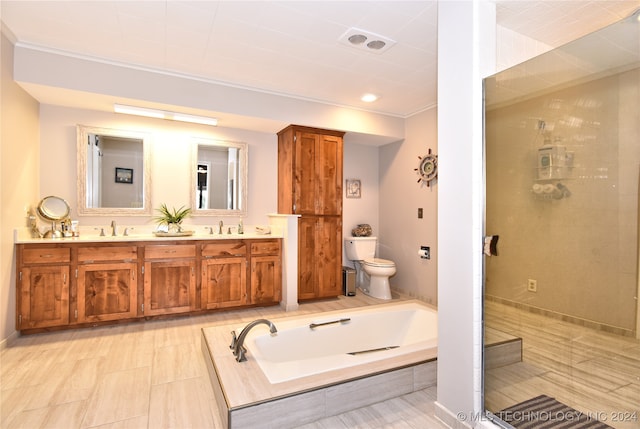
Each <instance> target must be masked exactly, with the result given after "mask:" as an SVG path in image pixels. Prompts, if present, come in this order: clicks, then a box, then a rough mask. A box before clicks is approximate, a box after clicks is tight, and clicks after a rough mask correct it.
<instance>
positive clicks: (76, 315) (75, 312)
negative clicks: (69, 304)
mask: <svg viewBox="0 0 640 429" xmlns="http://www.w3.org/2000/svg"><path fill="white" fill-rule="evenodd" d="M74 316H75V317H76V320H78V309H77V308H76V311H74Z"/></svg>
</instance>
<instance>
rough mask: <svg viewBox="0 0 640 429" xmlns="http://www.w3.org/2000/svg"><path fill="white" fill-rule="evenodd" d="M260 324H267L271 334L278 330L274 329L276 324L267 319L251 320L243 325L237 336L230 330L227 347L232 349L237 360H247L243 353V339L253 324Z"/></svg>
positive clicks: (245, 351) (244, 350)
mask: <svg viewBox="0 0 640 429" xmlns="http://www.w3.org/2000/svg"><path fill="white" fill-rule="evenodd" d="M260 324H264V325H267V326H269V331H271V333H272V334H275V333H276V332H278V330H277V329H276V325H274V324H273V323H271V322H270V321H268V320H267V319H256V320H254V321H253V322H251V323H249V324H248V325H247V326H245V327H244V328H243V329H242V331H240V335H238V336H236V331H233V332H231V335H233V337H232V339H231V345H230V346H229V348H230V349H231V350H233V355H234V356H235V357H236V360H237V361H238V362H244V361H246V360H247V357H246V356H245V354H246V353H247V349H245V348H244V345H243V344H244V339H245V337H246V336H247V334H248V333H249V331H250V330H251V329H252V328H253V327H254V326H256V325H260Z"/></svg>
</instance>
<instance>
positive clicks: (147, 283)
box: [142, 243, 197, 316]
mask: <svg viewBox="0 0 640 429" xmlns="http://www.w3.org/2000/svg"><path fill="white" fill-rule="evenodd" d="M142 274H143V276H144V293H143V296H144V307H143V308H142V313H143V314H144V316H155V315H163V314H175V313H186V312H190V311H194V310H196V309H197V305H196V245H195V244H178V243H172V244H153V245H146V246H145V247H144V266H143V271H142Z"/></svg>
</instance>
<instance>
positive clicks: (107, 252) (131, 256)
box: [78, 246, 138, 262]
mask: <svg viewBox="0 0 640 429" xmlns="http://www.w3.org/2000/svg"><path fill="white" fill-rule="evenodd" d="M135 259H138V248H137V247H136V246H122V247H106V246H105V247H81V248H79V249H78V262H92V261H132V260H135Z"/></svg>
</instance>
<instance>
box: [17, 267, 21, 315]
mask: <svg viewBox="0 0 640 429" xmlns="http://www.w3.org/2000/svg"><path fill="white" fill-rule="evenodd" d="M18 280H20V281H22V271H20V274H19V275H18ZM20 317H22V316H20Z"/></svg>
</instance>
